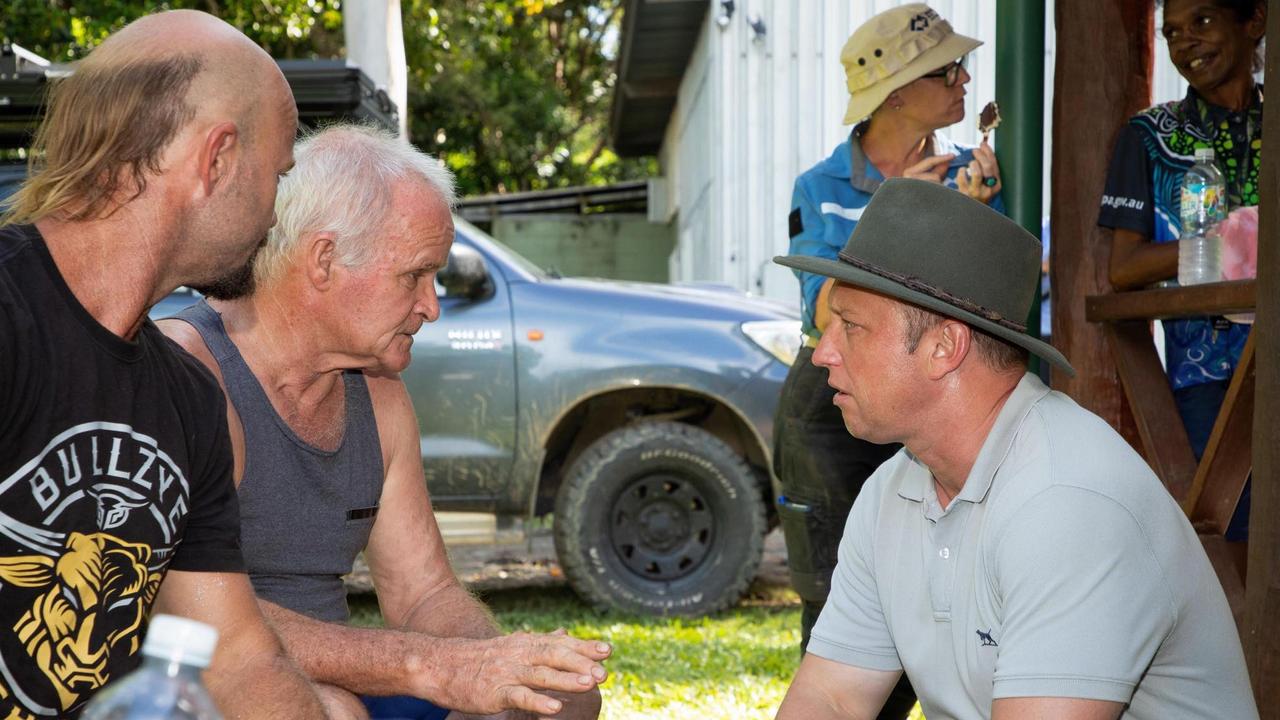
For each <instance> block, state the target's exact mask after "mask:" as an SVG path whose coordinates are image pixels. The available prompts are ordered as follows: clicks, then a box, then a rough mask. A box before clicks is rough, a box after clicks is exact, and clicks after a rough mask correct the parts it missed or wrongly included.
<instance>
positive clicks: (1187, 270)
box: [1178, 148, 1227, 285]
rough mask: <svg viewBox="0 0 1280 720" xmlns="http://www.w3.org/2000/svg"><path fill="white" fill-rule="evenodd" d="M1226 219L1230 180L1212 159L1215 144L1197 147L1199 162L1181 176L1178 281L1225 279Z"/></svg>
mask: <svg viewBox="0 0 1280 720" xmlns="http://www.w3.org/2000/svg"><path fill="white" fill-rule="evenodd" d="M1226 219H1227V184H1226V181H1225V180H1223V177H1222V172H1221V171H1220V170H1218V166H1217V165H1215V164H1214V162H1213V148H1196V163H1195V165H1192V166H1191V167H1190V168H1189V169H1188V170H1187V174H1186V175H1184V176H1183V178H1182V234H1181V235H1180V236H1179V242H1178V284H1179V285H1196V284H1199V283H1207V282H1218V281H1219V280H1221V279H1222V237H1221V235H1220V234H1219V233H1218V226H1219V225H1220V224H1221V223H1222V221H1223V220H1226Z"/></svg>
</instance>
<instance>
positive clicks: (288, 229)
mask: <svg viewBox="0 0 1280 720" xmlns="http://www.w3.org/2000/svg"><path fill="white" fill-rule="evenodd" d="M293 155H294V163H295V164H294V166H293V169H292V170H290V171H289V173H288V175H286V176H285V177H283V178H281V179H280V186H279V189H278V190H277V193H276V225H275V227H273V228H271V232H270V233H269V234H268V236H267V243H266V245H265V246H264V247H263V248H262V251H261V252H260V253H259V254H258V257H257V259H256V261H255V264H254V275H255V279H256V280H257V281H258V282H259V283H262V282H264V281H269V280H270V279H272V278H275V277H278V276H279V274H280V272H281V271H282V270H283V269H284V267H285V266H286V265H287V264H288V259H289V256H290V254H292V252H293V250H294V247H295V246H296V244H297V242H298V240H299V239H301V238H302V237H303V236H306V235H310V234H313V233H317V232H332V233H333V234H334V235H335V240H334V243H335V244H336V246H337V261H338V262H339V263H341V264H342V265H345V266H347V267H358V266H360V265H363V264H364V263H366V262H368V261H369V260H370V259H371V258H372V256H373V255H374V254H375V251H376V249H377V244H376V243H375V242H372V240H373V239H374V236H375V235H376V234H377V233H378V232H379V231H380V230H381V229H382V227H383V223H384V222H385V220H386V216H387V213H388V212H390V210H391V196H392V191H393V189H394V187H395V184H396V182H397V181H400V180H405V179H410V178H414V179H418V180H422V181H423V182H425V183H426V184H427V187H429V188H430V189H431V190H432V191H434V192H435V193H436V195H437V196H439V198H440V199H441V200H443V201H444V202H445V204H446V205H448V206H449V207H450V208H451V209H452V208H453V206H454V203H455V202H456V200H457V195H456V192H455V190H454V179H453V173H452V172H450V171H449V169H448V168H447V167H445V166H444V163H442V162H440V161H439V160H437V159H436V158H434V157H432V156H430V155H427V154H426V153H423V152H421V151H419V150H418V149H417V148H415V147H413V146H412V145H410V144H409V143H408V142H406V141H404V140H402V139H400V138H398V137H396V136H394V135H392V134H391V133H388V132H386V131H384V130H380V129H378V128H374V127H370V126H366V125H332V126H329V127H327V128H324V129H323V130H320V131H319V132H316V133H314V134H311V135H309V136H307V137H305V138H303V139H302V140H300V141H299V142H298V144H297V145H295V146H294V150H293Z"/></svg>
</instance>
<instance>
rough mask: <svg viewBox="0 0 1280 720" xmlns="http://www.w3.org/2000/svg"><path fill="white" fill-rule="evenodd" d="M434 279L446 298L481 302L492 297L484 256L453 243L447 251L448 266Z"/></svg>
mask: <svg viewBox="0 0 1280 720" xmlns="http://www.w3.org/2000/svg"><path fill="white" fill-rule="evenodd" d="M436 279H437V280H439V281H440V285H441V286H443V287H444V290H445V293H447V297H461V298H466V299H468V300H482V299H484V298H487V297H490V296H491V295H493V290H494V288H493V280H492V279H491V278H490V277H489V269H488V267H487V266H486V265H485V262H484V256H483V255H481V254H480V253H479V252H478V251H477V250H476V249H475V248H472V247H468V246H466V245H461V244H458V243H454V245H453V247H452V248H451V249H450V250H449V264H448V265H445V266H444V269H442V270H441V271H440V272H439V273H438V274H437V275H436Z"/></svg>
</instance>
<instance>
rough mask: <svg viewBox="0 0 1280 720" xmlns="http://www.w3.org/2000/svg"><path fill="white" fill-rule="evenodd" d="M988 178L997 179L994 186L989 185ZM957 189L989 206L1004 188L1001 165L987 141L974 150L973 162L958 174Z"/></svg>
mask: <svg viewBox="0 0 1280 720" xmlns="http://www.w3.org/2000/svg"><path fill="white" fill-rule="evenodd" d="M987 178H995V181H996V182H995V184H994V185H987V183H986V180H987ZM956 187H957V188H959V189H960V192H962V193H964V194H965V195H968V196H969V197H971V198H973V199H974V200H977V201H979V202H982V203H985V204H987V205H990V204H991V199H992V198H994V197H995V196H996V195H997V194H998V193H999V192H1000V188H1002V187H1004V185H1003V184H1001V182H1000V164H999V163H998V162H996V154H995V152H994V151H993V150H992V149H991V145H990V144H988V143H987V141H986V140H983V141H982V144H981V145H979V146H978V147H976V148H974V149H973V160H972V161H970V162H969V165H968V166H967V167H962V168H960V172H958V173H956Z"/></svg>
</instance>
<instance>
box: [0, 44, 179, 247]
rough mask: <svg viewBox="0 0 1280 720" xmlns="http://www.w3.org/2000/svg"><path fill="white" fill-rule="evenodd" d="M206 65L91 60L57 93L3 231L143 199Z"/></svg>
mask: <svg viewBox="0 0 1280 720" xmlns="http://www.w3.org/2000/svg"><path fill="white" fill-rule="evenodd" d="M200 69H201V61H200V59H199V58H198V57H195V56H192V55H172V56H168V57H161V58H155V57H150V58H144V57H136V56H135V57H132V58H113V59H111V60H103V61H100V62H97V63H95V62H94V58H93V56H92V55H91V56H90V57H89V58H88V59H86V60H85V61H84V62H83V63H81V65H80V67H78V68H77V69H76V71H75V73H74V74H73V75H71V76H70V77H68V78H65V79H62V80H58V81H55V83H54V84H53V86H52V87H51V88H50V91H49V96H48V100H47V112H46V113H45V117H44V120H43V121H42V122H41V123H40V127H39V129H38V130H37V131H36V135H35V138H34V142H33V145H32V148H31V156H30V159H29V161H28V165H29V174H28V175H29V177H28V179H27V181H26V182H25V183H23V185H22V187H21V188H20V189H19V190H18V191H17V192H16V193H15V194H14V195H12V196H11V197H10V198H9V199H8V200H6V201H5V203H4V215H3V217H0V226H3V225H10V224H20V223H33V222H36V221H37V220H41V219H43V218H47V217H51V216H52V217H56V218H57V219H59V220H64V221H71V222H74V221H81V220H92V219H99V218H103V217H107V216H109V215H111V213H113V212H115V210H116V209H118V208H119V207H120V206H121V205H124V204H126V203H128V202H130V201H131V200H133V199H134V198H136V197H138V196H139V195H141V194H142V193H143V192H144V191H145V190H146V187H147V177H148V175H155V174H156V173H159V172H160V170H161V167H160V162H161V156H162V154H163V152H164V149H165V148H166V147H167V146H168V145H169V142H170V141H171V140H173V138H174V136H175V135H176V134H177V132H178V130H179V129H181V128H182V127H183V125H185V124H186V123H187V122H189V121H190V120H191V119H192V117H194V115H195V109H194V108H193V107H192V106H191V105H190V104H189V103H188V102H187V92H188V90H189V89H190V87H191V82H192V80H193V79H194V78H195V77H196V75H198V74H199V73H200Z"/></svg>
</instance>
